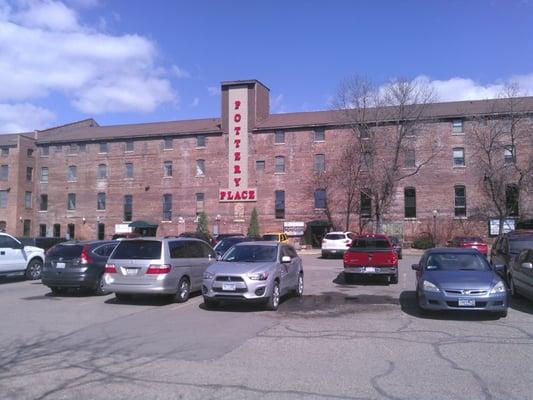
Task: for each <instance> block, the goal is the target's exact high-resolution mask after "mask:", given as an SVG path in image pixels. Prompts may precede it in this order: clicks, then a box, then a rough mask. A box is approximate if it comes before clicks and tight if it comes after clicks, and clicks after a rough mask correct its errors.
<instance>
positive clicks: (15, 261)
mask: <svg viewBox="0 0 533 400" xmlns="http://www.w3.org/2000/svg"><path fill="white" fill-rule="evenodd" d="M43 263H44V250H43V249H41V248H39V247H35V246H25V245H24V244H22V243H21V242H19V241H18V240H17V239H15V238H14V237H13V236H11V235H9V234H7V233H3V232H1V233H0V276H25V277H26V279H30V280H34V279H40V278H41V271H42V266H43Z"/></svg>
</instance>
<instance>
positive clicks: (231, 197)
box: [228, 190, 233, 200]
mask: <svg viewBox="0 0 533 400" xmlns="http://www.w3.org/2000/svg"><path fill="white" fill-rule="evenodd" d="M228 200H233V193H231V190H228Z"/></svg>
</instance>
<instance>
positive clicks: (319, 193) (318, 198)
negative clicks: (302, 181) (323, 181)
mask: <svg viewBox="0 0 533 400" xmlns="http://www.w3.org/2000/svg"><path fill="white" fill-rule="evenodd" d="M315 208H316V209H321V210H323V209H325V208H326V189H317V190H315Z"/></svg>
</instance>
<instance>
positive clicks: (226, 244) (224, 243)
mask: <svg viewBox="0 0 533 400" xmlns="http://www.w3.org/2000/svg"><path fill="white" fill-rule="evenodd" d="M253 240H255V239H254V238H250V237H247V236H229V237H225V238H223V239H222V240H221V241H220V242H218V243H217V244H216V245H215V247H213V250H215V253H217V256H218V257H221V256H223V255H224V253H225V252H226V251H228V249H229V248H231V246H233V245H234V244H237V243H241V242H250V241H253Z"/></svg>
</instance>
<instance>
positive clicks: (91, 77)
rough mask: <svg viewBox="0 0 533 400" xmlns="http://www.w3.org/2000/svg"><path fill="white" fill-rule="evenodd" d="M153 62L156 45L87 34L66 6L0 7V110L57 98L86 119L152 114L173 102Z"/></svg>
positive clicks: (35, 0) (0, 2) (43, 0)
mask: <svg viewBox="0 0 533 400" xmlns="http://www.w3.org/2000/svg"><path fill="white" fill-rule="evenodd" d="M79 4H85V5H86V6H90V5H91V4H92V5H95V4H96V2H94V1H92V2H91V1H81V2H79ZM157 56H158V54H157V48H156V46H155V44H154V43H153V42H151V41H150V40H148V39H147V38H145V37H142V36H140V35H135V34H130V35H120V36H117V35H110V34H106V33H104V32H102V31H98V30H97V28H91V27H87V26H84V25H83V24H81V22H80V20H79V17H78V15H77V13H76V12H75V11H74V10H73V9H71V8H69V7H67V6H66V5H65V3H62V2H59V1H52V0H23V1H20V2H9V1H6V0H0V88H1V90H0V101H2V102H4V103H6V102H11V103H13V102H19V101H29V100H35V99H38V98H43V97H47V96H50V95H52V94H58V93H59V94H63V95H65V96H66V97H67V98H68V99H70V100H71V104H72V105H73V106H74V107H75V108H77V109H79V110H80V111H82V112H85V113H91V114H97V113H105V112H127V111H128V112H131V111H133V112H135V111H137V112H151V111H153V110H155V109H156V108H157V107H158V106H159V105H160V104H161V103H166V102H174V101H176V99H177V94H176V93H175V91H174V90H173V89H172V86H171V84H170V81H169V80H168V79H166V78H165V76H164V75H163V74H164V73H163V72H162V71H164V69H163V68H161V67H160V66H158V65H157Z"/></svg>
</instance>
